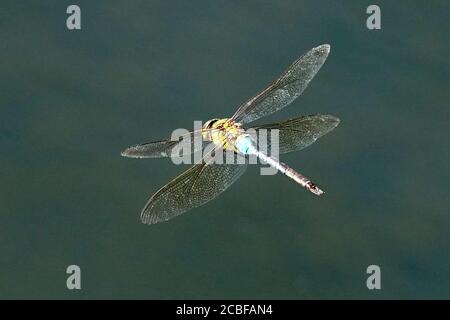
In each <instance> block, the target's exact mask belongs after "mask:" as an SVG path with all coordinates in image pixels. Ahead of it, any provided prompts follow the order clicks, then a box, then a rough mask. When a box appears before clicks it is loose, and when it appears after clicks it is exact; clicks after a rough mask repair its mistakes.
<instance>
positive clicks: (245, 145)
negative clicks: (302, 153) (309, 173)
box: [235, 135, 324, 196]
mask: <svg viewBox="0 0 450 320" xmlns="http://www.w3.org/2000/svg"><path fill="white" fill-rule="evenodd" d="M235 145H236V148H237V149H238V151H239V152H241V153H242V154H244V155H255V156H257V157H258V158H259V159H261V160H262V161H264V162H265V163H267V164H268V165H270V166H271V167H273V168H275V169H277V170H278V171H280V172H281V173H283V174H285V175H286V176H288V177H289V178H291V179H292V180H294V181H295V182H297V183H298V184H299V185H301V186H302V187H304V188H306V189H307V190H309V191H310V192H312V193H314V194H315V195H318V196H320V195H321V194H323V193H324V192H323V191H322V190H321V189H320V188H319V187H317V186H316V185H315V184H314V183H313V182H312V181H311V180H309V179H308V178H306V177H305V176H303V175H302V174H300V173H298V172H297V171H295V170H294V169H292V168H291V167H289V166H288V165H287V164H285V163H283V162H281V161H278V160H277V159H274V158H272V157H270V156H268V155H266V154H265V153H263V152H261V151H259V150H258V149H257V147H256V143H255V142H254V141H253V140H252V139H251V138H250V136H249V135H241V136H239V137H237V139H236V143H235Z"/></svg>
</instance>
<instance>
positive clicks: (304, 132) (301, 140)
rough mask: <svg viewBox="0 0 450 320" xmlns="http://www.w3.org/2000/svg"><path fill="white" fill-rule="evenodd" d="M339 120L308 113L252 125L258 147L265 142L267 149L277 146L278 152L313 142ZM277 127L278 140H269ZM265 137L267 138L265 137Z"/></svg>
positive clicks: (297, 148) (290, 150)
mask: <svg viewBox="0 0 450 320" xmlns="http://www.w3.org/2000/svg"><path fill="white" fill-rule="evenodd" d="M339 122H340V120H339V119H338V118H336V117H335V116H332V115H322V114H317V115H310V116H303V117H298V118H293V119H289V120H284V121H282V122H278V123H272V124H266V125H261V126H257V127H253V128H251V129H254V130H255V131H256V134H257V135H258V139H257V141H258V147H259V148H260V149H261V148H264V146H263V145H262V143H264V142H266V146H267V150H269V151H270V152H272V151H271V150H272V148H274V147H278V149H279V153H280V154H281V153H288V152H292V151H298V150H301V149H303V148H306V147H308V146H309V145H311V144H313V143H314V142H315V141H316V140H317V139H318V138H320V137H321V136H323V135H325V134H327V133H328V132H330V131H331V130H333V129H334V128H336V127H337V126H338V124H339ZM261 129H265V130H267V131H266V134H267V135H266V136H264V134H261ZM274 129H277V130H279V131H278V135H279V136H278V141H273V142H272V141H271V139H270V135H271V131H272V130H274ZM265 137H266V138H267V140H266V139H265Z"/></svg>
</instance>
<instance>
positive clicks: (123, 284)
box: [0, 0, 450, 299]
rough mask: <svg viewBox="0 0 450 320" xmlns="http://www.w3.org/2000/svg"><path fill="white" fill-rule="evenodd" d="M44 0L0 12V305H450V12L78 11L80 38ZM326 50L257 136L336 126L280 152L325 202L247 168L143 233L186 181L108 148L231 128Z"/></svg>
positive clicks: (409, 4)
mask: <svg viewBox="0 0 450 320" xmlns="http://www.w3.org/2000/svg"><path fill="white" fill-rule="evenodd" d="M55 3H56V1H53V2H51V1H30V3H28V2H25V1H22V2H19V1H1V2H0V88H1V93H0V148H1V152H0V167H1V175H0V177H1V180H0V181H1V182H0V219H1V220H0V252H1V255H0V298H64V299H66V298H67V299H72V298H82V299H88V298H152V299H153V298H178V299H185V298H186V299H187V298H191V299H197V298H255V299H256V298H276V299H281V298H290V299H308V298H327V299H329V298H369V299H377V298H401V299H405V298H447V299H448V298H450V270H449V268H450V253H449V252H450V250H449V243H450V233H449V231H450V228H449V225H450V218H449V213H450V204H449V198H448V197H449V183H450V177H449V170H448V161H449V155H450V154H449V142H450V141H449V117H450V114H449V105H448V103H449V90H448V87H449V79H450V71H449V70H450V63H449V55H450V41H449V36H448V31H449V21H448V17H449V12H450V5H449V2H448V1H376V4H378V5H379V6H380V7H381V10H382V29H381V30H375V31H370V30H368V29H367V28H366V18H367V14H366V13H365V11H366V8H367V6H368V5H369V4H372V2H367V1H299V0H296V1H279V2H277V3H275V1H273V2H269V1H243V2H238V1H199V2H197V1H194V2H190V1H189V2H188V1H129V2H127V1H95V2H94V1H81V0H79V1H75V2H74V3H76V4H78V5H79V6H80V7H81V10H82V30H81V31H68V30H67V29H66V26H65V20H66V17H67V15H66V13H65V11H66V7H67V6H68V5H69V4H72V1H71V2H68V1H58V4H55ZM322 43H330V44H331V48H332V50H331V54H330V56H329V58H328V60H327V62H326V64H325V65H324V67H323V68H322V69H321V71H320V72H319V74H318V75H317V76H316V78H315V79H314V80H313V81H312V82H311V84H310V86H309V87H308V89H307V90H306V91H305V93H304V95H303V96H302V97H301V98H299V99H298V100H297V101H296V102H295V103H294V104H292V105H291V106H289V107H288V108H286V109H285V110H283V111H282V112H279V113H277V114H276V115H274V116H272V117H270V118H266V119H263V121H262V122H272V121H274V119H283V118H288V117H293V116H298V115H302V114H312V113H331V114H334V115H336V116H338V117H339V118H340V119H341V125H340V126H339V127H338V128H337V129H336V130H335V131H333V132H332V133H330V134H329V135H327V136H325V137H323V138H322V139H321V140H320V141H318V142H317V143H316V144H314V145H313V146H311V147H310V148H308V149H306V150H303V151H301V152H298V153H293V154H288V155H285V156H284V157H282V160H283V161H284V162H286V163H288V164H289V165H291V166H292V167H293V168H296V169H298V170H299V171H300V172H302V173H304V174H305V175H307V176H308V177H311V178H312V179H313V180H314V181H316V182H317V183H319V184H320V185H321V186H323V187H324V189H325V190H326V192H327V193H326V195H325V196H324V197H323V198H320V199H319V198H316V197H315V196H313V195H311V194H309V193H308V192H306V191H305V190H303V189H301V188H299V187H298V186H296V185H295V184H294V183H292V182H291V181H289V180H288V179H287V178H285V177H283V176H281V175H279V174H278V175H276V176H260V175H259V170H258V168H256V167H253V168H250V170H248V172H247V173H246V175H244V177H242V178H241V179H240V180H239V181H238V182H237V183H236V184H235V185H233V187H232V188H231V189H229V190H228V191H227V192H225V193H224V194H223V195H222V196H221V197H220V198H218V199H216V200H215V201H213V202H211V203H209V204H207V205H205V206H203V207H201V208H198V209H196V210H193V211H191V212H189V213H188V214H185V215H183V216H181V217H179V218H177V219H175V220H172V221H170V222H168V223H163V224H159V225H154V226H146V225H143V224H141V223H140V221H139V212H140V210H141V208H142V207H143V205H144V204H145V202H146V200H147V198H148V197H149V196H150V195H151V194H152V193H153V192H155V191H156V190H157V189H158V188H159V187H160V186H162V185H163V184H165V183H166V182H167V181H169V180H170V179H171V178H173V177H174V176H175V175H177V174H178V173H180V172H181V171H182V170H184V169H185V168H184V167H183V168H181V167H179V166H175V165H173V164H172V163H171V161H170V160H168V159H148V160H135V159H126V158H122V157H120V155H119V153H120V151H121V150H122V149H123V148H124V147H126V146H128V145H132V144H135V143H138V142H142V141H145V140H149V139H150V140H152V139H155V140H158V139H160V138H164V137H166V136H168V135H169V134H170V133H171V131H172V130H173V129H175V128H180V127H181V128H189V127H191V126H192V121H193V120H207V119H210V118H213V117H226V116H230V115H231V114H232V113H233V112H234V110H235V108H236V107H237V106H238V105H239V104H240V103H241V102H243V101H245V100H246V99H247V98H249V97H251V96H252V95H253V94H255V93H256V92H257V91H258V90H260V89H262V88H264V87H265V86H266V85H267V84H268V83H270V82H271V81H272V80H273V79H274V78H275V77H276V76H277V75H278V74H279V73H280V72H281V71H282V70H283V69H284V68H285V67H287V66H288V65H289V64H290V63H291V62H292V61H294V60H295V59H296V58H297V57H298V56H300V55H301V54H302V53H303V52H305V51H307V50H309V49H310V48H312V47H314V46H316V45H319V44H322ZM71 264H77V265H79V266H80V267H81V269H82V290H81V291H69V290H67V289H66V277H67V275H66V273H65V270H66V267H67V266H68V265H71ZM371 264H376V265H379V266H380V267H381V270H382V289H381V290H379V291H369V290H368V289H367V288H366V278H367V274H366V268H367V266H368V265H371Z"/></svg>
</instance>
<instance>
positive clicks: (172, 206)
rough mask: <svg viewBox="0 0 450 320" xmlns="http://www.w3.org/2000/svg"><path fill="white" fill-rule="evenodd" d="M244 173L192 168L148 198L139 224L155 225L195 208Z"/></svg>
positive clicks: (236, 168) (235, 168) (222, 167)
mask: <svg viewBox="0 0 450 320" xmlns="http://www.w3.org/2000/svg"><path fill="white" fill-rule="evenodd" d="M245 169H246V165H245V164H244V165H236V164H207V163H201V164H196V165H194V166H192V167H191V168H190V169H188V170H187V171H185V172H183V173H182V174H181V175H179V176H178V177H176V178H175V179H174V180H172V181H170V182H169V183H168V184H167V185H165V186H164V187H162V188H161V189H160V190H159V191H158V192H156V193H155V194H154V195H153V196H152V197H151V198H150V200H149V201H148V202H147V204H146V205H145V207H144V209H143V210H142V212H141V221H142V222H143V223H145V224H155V223H158V222H162V221H167V220H169V219H172V218H174V217H176V216H179V215H180V214H182V213H184V212H186V211H188V210H190V209H192V208H195V207H199V206H201V205H203V204H205V203H207V202H208V201H211V200H212V199H214V198H215V197H217V196H218V195H219V194H220V193H222V192H223V191H225V190H226V189H227V188H228V187H229V186H231V185H232V184H233V183H234V182H235V181H236V180H237V179H238V178H239V177H240V176H241V175H242V174H243V173H244V171H245Z"/></svg>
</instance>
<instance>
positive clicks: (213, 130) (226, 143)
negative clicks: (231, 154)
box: [203, 118, 244, 151]
mask: <svg viewBox="0 0 450 320" xmlns="http://www.w3.org/2000/svg"><path fill="white" fill-rule="evenodd" d="M243 132H244V129H242V127H241V124H240V123H237V122H235V121H234V120H231V119H229V118H224V119H211V120H208V121H206V122H205V124H204V125H203V139H205V140H207V141H212V142H213V143H214V144H215V145H216V146H218V147H220V148H222V149H226V150H227V149H228V150H232V151H237V150H236V147H235V142H236V138H237V137H238V136H239V135H241V134H242V133H243Z"/></svg>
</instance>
